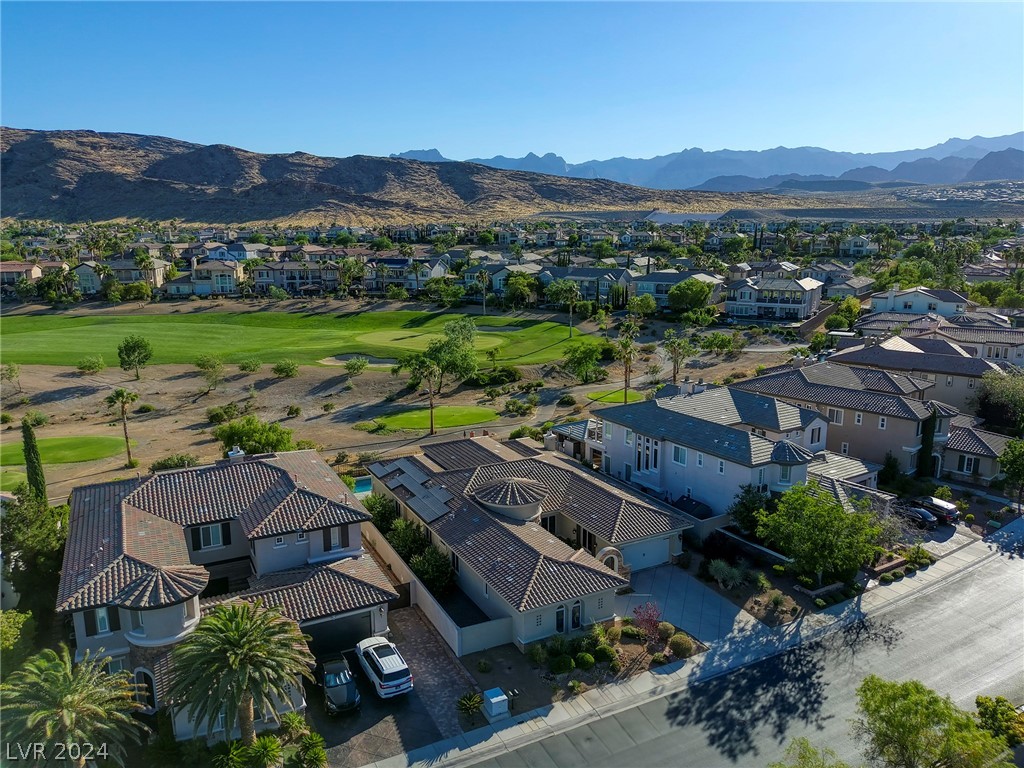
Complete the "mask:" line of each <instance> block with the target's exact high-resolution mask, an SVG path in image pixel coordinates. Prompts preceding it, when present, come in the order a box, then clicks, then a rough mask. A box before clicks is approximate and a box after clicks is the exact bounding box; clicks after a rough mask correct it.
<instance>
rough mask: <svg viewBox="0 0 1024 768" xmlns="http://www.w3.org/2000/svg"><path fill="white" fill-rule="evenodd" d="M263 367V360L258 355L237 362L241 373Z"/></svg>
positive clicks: (251, 371)
mask: <svg viewBox="0 0 1024 768" xmlns="http://www.w3.org/2000/svg"><path fill="white" fill-rule="evenodd" d="M262 367H263V361H262V360H260V359H259V358H258V357H247V358H245V360H243V361H242V362H240V363H239V364H238V370H240V371H241V372H242V373H256V372H257V371H259V369H260V368H262Z"/></svg>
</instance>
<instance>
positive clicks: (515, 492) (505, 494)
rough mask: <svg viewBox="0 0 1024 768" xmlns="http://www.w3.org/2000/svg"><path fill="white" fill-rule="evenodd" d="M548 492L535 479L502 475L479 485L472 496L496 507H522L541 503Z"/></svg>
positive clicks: (545, 487) (482, 502)
mask: <svg viewBox="0 0 1024 768" xmlns="http://www.w3.org/2000/svg"><path fill="white" fill-rule="evenodd" d="M548 493H549V491H548V488H547V486H545V485H544V484H543V483H538V482H537V481H536V480H527V479H525V478H522V477H503V478H500V479H498V480H491V481H490V482H487V483H484V484H483V485H481V486H480V487H479V488H477V489H476V490H474V491H473V498H475V499H476V500H477V501H479V502H480V503H481V504H488V505H493V506H496V507H524V506H527V505H529V504H539V503H541V502H542V501H544V499H545V498H547V495H548Z"/></svg>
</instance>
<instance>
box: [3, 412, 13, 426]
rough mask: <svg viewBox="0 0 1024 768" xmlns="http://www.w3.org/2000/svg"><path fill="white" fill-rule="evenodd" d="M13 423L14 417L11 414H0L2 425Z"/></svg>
mask: <svg viewBox="0 0 1024 768" xmlns="http://www.w3.org/2000/svg"><path fill="white" fill-rule="evenodd" d="M12 421H14V417H13V416H11V414H9V413H7V412H6V411H4V412H3V413H0V424H10V423H11V422H12Z"/></svg>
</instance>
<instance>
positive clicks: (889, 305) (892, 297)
mask: <svg viewBox="0 0 1024 768" xmlns="http://www.w3.org/2000/svg"><path fill="white" fill-rule="evenodd" d="M899 289H900V286H899V283H896V284H894V285H892V286H891V287H890V288H889V292H888V293H887V294H886V296H885V308H886V309H889V310H893V309H896V291H898V290H899Z"/></svg>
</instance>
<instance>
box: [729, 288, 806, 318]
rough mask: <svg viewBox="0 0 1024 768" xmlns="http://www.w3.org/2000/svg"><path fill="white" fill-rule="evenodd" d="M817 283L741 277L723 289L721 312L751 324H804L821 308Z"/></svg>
mask: <svg viewBox="0 0 1024 768" xmlns="http://www.w3.org/2000/svg"><path fill="white" fill-rule="evenodd" d="M821 287H822V283H821V281H820V280H815V279H813V278H810V277H802V278H799V279H797V278H774V277H773V278H760V277H745V278H743V279H742V280H737V281H735V282H732V283H729V285H728V286H726V294H725V311H726V313H727V314H729V315H730V316H732V317H736V318H741V319H742V318H746V319H751V320H806V319H807V318H809V317H810V316H811V315H813V314H814V313H815V312H817V311H818V307H819V306H820V305H821Z"/></svg>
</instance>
